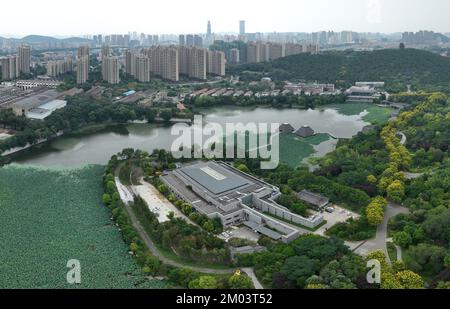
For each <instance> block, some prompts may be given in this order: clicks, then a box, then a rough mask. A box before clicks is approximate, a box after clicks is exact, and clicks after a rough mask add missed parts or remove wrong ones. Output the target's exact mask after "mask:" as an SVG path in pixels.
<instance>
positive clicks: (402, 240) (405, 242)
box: [393, 231, 412, 248]
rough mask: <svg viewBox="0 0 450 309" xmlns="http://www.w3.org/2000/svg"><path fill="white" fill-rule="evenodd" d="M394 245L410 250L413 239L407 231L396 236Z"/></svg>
mask: <svg viewBox="0 0 450 309" xmlns="http://www.w3.org/2000/svg"><path fill="white" fill-rule="evenodd" d="M393 238H394V243H395V244H397V245H399V246H400V247H402V248H408V247H409V246H410V245H411V244H412V237H411V235H410V234H408V233H407V232H405V231H402V232H398V233H395V234H394V237H393Z"/></svg>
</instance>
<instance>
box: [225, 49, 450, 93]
mask: <svg viewBox="0 0 450 309" xmlns="http://www.w3.org/2000/svg"><path fill="white" fill-rule="evenodd" d="M246 71H250V72H249V73H246ZM255 72H257V73H255ZM228 73H229V74H235V75H236V74H239V75H240V76H241V78H242V79H244V80H245V79H249V78H250V79H255V78H258V74H259V76H261V75H268V76H270V77H272V78H273V79H274V80H276V81H283V80H294V79H297V80H307V81H315V80H317V81H319V82H330V83H336V84H340V85H343V86H346V85H350V84H353V83H354V82H357V81H385V82H387V84H388V86H389V87H392V88H397V89H404V87H405V84H412V85H414V86H418V87H423V86H425V85H426V86H431V87H427V88H428V89H431V88H433V87H436V86H445V87H446V88H447V89H450V58H449V57H443V56H440V55H438V54H434V53H431V52H428V51H423V50H417V49H409V48H408V49H383V50H376V51H370V52H356V51H342V52H341V51H330V52H323V53H321V54H318V55H312V54H306V53H305V54H299V55H294V56H289V57H284V58H280V59H277V60H275V61H271V62H264V63H252V64H245V65H240V66H237V67H230V68H229V70H228ZM434 89H437V88H434Z"/></svg>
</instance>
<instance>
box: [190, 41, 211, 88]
mask: <svg viewBox="0 0 450 309" xmlns="http://www.w3.org/2000/svg"><path fill="white" fill-rule="evenodd" d="M207 58H208V50H207V49H205V48H197V47H194V48H192V49H191V50H190V54H189V77H191V78H195V79H200V80H206V73H207V61H208V60H207Z"/></svg>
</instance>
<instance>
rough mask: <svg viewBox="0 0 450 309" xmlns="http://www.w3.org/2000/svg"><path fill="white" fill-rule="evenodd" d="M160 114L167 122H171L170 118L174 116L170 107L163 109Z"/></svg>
mask: <svg viewBox="0 0 450 309" xmlns="http://www.w3.org/2000/svg"><path fill="white" fill-rule="evenodd" d="M160 116H161V118H162V119H163V120H164V121H165V122H169V120H170V119H171V118H172V111H171V110H169V109H166V110H163V111H162V112H161V114H160Z"/></svg>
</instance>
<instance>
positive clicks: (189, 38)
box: [186, 34, 194, 46]
mask: <svg viewBox="0 0 450 309" xmlns="http://www.w3.org/2000/svg"><path fill="white" fill-rule="evenodd" d="M186 46H194V36H193V35H192V34H188V35H186Z"/></svg>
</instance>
